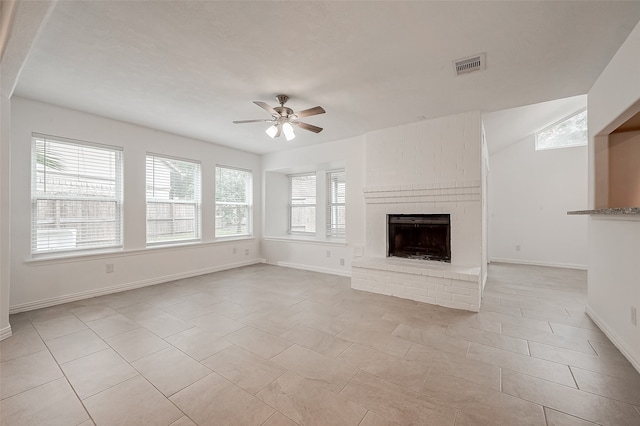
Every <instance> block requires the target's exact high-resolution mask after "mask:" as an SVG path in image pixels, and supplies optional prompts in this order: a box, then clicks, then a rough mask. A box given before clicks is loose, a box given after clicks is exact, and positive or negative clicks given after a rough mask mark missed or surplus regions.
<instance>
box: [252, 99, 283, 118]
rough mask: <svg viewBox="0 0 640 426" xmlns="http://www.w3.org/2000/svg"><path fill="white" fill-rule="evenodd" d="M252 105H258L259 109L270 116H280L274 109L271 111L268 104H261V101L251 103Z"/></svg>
mask: <svg viewBox="0 0 640 426" xmlns="http://www.w3.org/2000/svg"><path fill="white" fill-rule="evenodd" d="M253 103H254V104H256V105H258V106H259V107H260V108H262V109H264V110H265V111H267V112H268V113H269V114H272V115H280V114H278V111H276V110H275V109H273V107H272V106H270V105H269V104H267V103H265V102H261V101H253Z"/></svg>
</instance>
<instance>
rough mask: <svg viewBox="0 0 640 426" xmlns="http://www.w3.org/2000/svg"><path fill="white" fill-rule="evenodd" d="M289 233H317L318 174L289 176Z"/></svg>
mask: <svg viewBox="0 0 640 426" xmlns="http://www.w3.org/2000/svg"><path fill="white" fill-rule="evenodd" d="M289 232H291V233H315V232H316V174H315V173H308V174H301V175H289Z"/></svg>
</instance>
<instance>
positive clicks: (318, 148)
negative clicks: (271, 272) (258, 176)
mask: <svg viewBox="0 0 640 426" xmlns="http://www.w3.org/2000/svg"><path fill="white" fill-rule="evenodd" d="M337 168H344V169H345V175H346V191H347V192H346V215H347V217H346V240H345V241H335V240H333V241H332V240H330V239H327V238H325V235H324V233H323V228H322V227H321V226H322V223H323V221H322V220H320V219H318V221H317V233H316V236H313V237H295V236H290V235H288V234H287V231H288V229H287V228H288V205H289V196H288V179H287V176H286V175H287V174H288V173H304V172H318V176H319V177H318V179H319V181H318V187H319V188H322V185H324V179H323V180H322V181H320V176H324V175H325V173H324V172H325V171H328V170H332V169H337ZM262 170H263V171H264V182H265V185H264V192H263V200H264V209H263V210H264V226H263V229H264V234H263V239H262V241H261V249H262V254H263V257H264V258H265V259H266V261H267V263H270V264H274V265H282V266H288V267H295V268H300V269H307V270H311V271H318V272H325V273H330V274H335V275H343V276H349V275H350V274H351V261H352V260H353V258H354V257H356V256H358V253H360V252H362V250H363V249H362V247H363V246H364V221H363V220H362V218H363V217H364V200H363V196H362V189H363V184H364V137H362V136H360V137H354V138H349V139H343V140H338V141H334V142H327V143H323V144H317V145H312V146H307V147H301V148H297V149H290V150H286V151H279V152H274V153H270V154H265V155H263V156H262ZM320 198H322V197H319V198H318V207H317V208H322V207H321V206H323V205H324V204H322V203H321V200H320ZM318 213H323V214H324V212H318ZM319 216H320V215H319ZM341 259H344V265H342V264H341V262H340V260H341Z"/></svg>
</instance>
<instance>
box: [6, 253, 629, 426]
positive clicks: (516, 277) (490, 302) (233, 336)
mask: <svg viewBox="0 0 640 426" xmlns="http://www.w3.org/2000/svg"><path fill="white" fill-rule="evenodd" d="M489 277H490V278H489V282H488V284H487V287H486V290H485V293H484V298H483V304H482V310H481V312H480V313H477V314H475V313H470V312H463V311H457V310H452V309H446V308H442V307H437V306H432V305H426V304H420V303H417V302H413V301H408V300H403V299H397V298H393V297H387V296H380V295H375V294H370V293H366V292H360V291H354V290H351V288H350V286H349V284H350V283H349V279H347V278H341V277H335V276H330V275H323V274H318V273H313V272H306V271H299V270H295V269H286V268H280V267H274V266H268V265H255V266H251V267H246V268H240V269H235V270H230V271H225V272H219V273H215V274H209V275H203V276H199V277H194V278H190V279H184V280H179V281H174V282H170V283H166V284H160V285H156V286H153V287H146V288H142V289H138V290H132V291H127V292H123V293H117V294H112V295H107V296H102V297H96V298H93V299H88V300H83V301H79V302H74V303H68V304H65V305H59V306H54V307H50V308H46V309H40V310H37V311H31V312H26V313H21V314H17V315H13V316H11V318H10V319H11V324H12V327H13V331H14V335H13V336H12V337H10V338H9V339H6V340H4V341H2V342H0V361H1V364H0V366H1V368H0V380H1V381H0V391H1V398H2V401H1V402H0V404H1V405H0V423H1V424H2V425H20V426H22V425H48V426H49V425H92V424H96V425H119V426H121V425H127V426H129V425H151V424H153V425H174V426H177V425H194V424H197V425H234V426H235V425H265V426H278V425H281V426H282V425H296V424H298V425H322V426H327V425H340V426H349V425H360V426H382V425H405V424H407V425H410V424H415V425H427V424H428V425H447V426H454V425H455V426H465V425H466V426H483V425H496V424H500V425H508V426H510V425H541V426H542V425H545V426H552V425H553V426H561V425H568V426H570V425H593V424H601V425H616V426H618V425H640V375H639V374H638V373H637V372H636V371H635V370H634V369H633V367H632V366H631V365H630V364H629V362H627V360H626V359H625V358H624V357H623V356H622V355H621V354H620V352H619V351H618V350H617V349H616V348H615V347H614V346H613V345H612V344H611V343H610V342H609V340H608V339H607V338H606V336H605V335H604V334H603V333H602V332H601V331H600V330H598V328H597V327H596V325H595V324H594V323H593V322H592V321H591V320H590V319H589V318H588V317H587V316H586V315H585V314H584V306H585V300H586V274H585V272H583V271H575V270H566V269H553V268H542V267H531V266H516V265H504V264H502V265H501V264H492V265H491V267H490V269H489Z"/></svg>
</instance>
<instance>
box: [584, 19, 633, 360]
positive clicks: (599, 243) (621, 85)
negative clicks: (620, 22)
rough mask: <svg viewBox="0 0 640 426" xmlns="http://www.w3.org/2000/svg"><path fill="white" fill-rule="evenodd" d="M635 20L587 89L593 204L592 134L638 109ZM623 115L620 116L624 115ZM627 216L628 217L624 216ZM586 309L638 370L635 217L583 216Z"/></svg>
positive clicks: (591, 196)
mask: <svg viewBox="0 0 640 426" xmlns="http://www.w3.org/2000/svg"><path fill="white" fill-rule="evenodd" d="M639 75H640V23H639V24H638V25H636V27H635V29H634V30H633V31H632V32H631V34H630V35H629V37H628V38H627V40H626V41H625V42H624V44H623V45H622V46H621V47H620V49H619V50H618V52H617V53H616V55H615V56H614V57H613V58H612V60H611V62H609V64H608V65H607V67H606V68H605V70H604V71H603V73H602V74H601V75H600V77H599V78H598V80H597V81H596V83H595V84H594V86H593V87H592V88H591V90H590V91H589V204H590V206H593V205H594V190H595V172H594V138H595V137H596V136H597V135H601V134H607V133H609V132H611V131H612V130H613V129H614V128H615V127H617V126H618V125H619V124H621V121H622V120H624V119H625V118H628V116H629V115H630V114H633V112H634V111H638V110H640V78H638V76H639ZM625 116H626V117H625ZM628 219H632V218H628ZM588 280H589V293H588V306H587V312H588V313H589V314H590V315H591V317H592V318H593V319H594V321H595V322H596V323H597V324H598V325H599V326H600V328H601V329H602V330H603V331H604V332H605V333H606V334H607V335H608V336H609V338H610V339H611V340H612V341H613V342H614V343H615V344H616V346H618V348H619V349H620V350H621V351H622V352H623V353H624V354H625V355H626V356H627V358H628V359H629V360H630V361H631V362H632V363H633V364H634V366H635V368H636V369H637V370H638V371H640V327H638V326H634V325H632V324H631V321H630V316H631V315H630V307H631V306H635V307H636V308H638V309H640V217H637V216H636V217H634V218H633V220H623V219H615V218H607V217H605V216H593V217H591V218H590V219H589V273H588Z"/></svg>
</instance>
